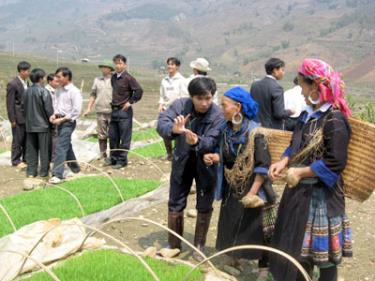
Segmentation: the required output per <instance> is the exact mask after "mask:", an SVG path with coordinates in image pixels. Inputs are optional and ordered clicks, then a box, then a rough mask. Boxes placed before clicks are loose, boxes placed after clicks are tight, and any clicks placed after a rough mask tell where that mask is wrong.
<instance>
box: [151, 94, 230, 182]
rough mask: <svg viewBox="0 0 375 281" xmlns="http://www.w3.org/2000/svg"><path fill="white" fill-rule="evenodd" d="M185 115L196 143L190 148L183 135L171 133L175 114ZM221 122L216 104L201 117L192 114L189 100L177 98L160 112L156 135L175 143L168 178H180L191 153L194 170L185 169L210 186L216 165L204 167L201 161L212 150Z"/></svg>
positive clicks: (221, 115) (194, 113) (192, 110)
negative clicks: (195, 161) (195, 172)
mask: <svg viewBox="0 0 375 281" xmlns="http://www.w3.org/2000/svg"><path fill="white" fill-rule="evenodd" d="M188 114H190V118H189V122H188V123H189V124H187V128H188V127H189V126H190V125H191V126H192V127H194V129H193V131H194V132H195V133H196V134H197V135H198V137H199V142H198V144H197V145H194V146H191V145H189V144H187V143H186V140H185V135H176V134H173V133H172V127H173V123H174V119H175V118H176V117H177V116H179V115H183V116H186V115H188ZM223 123H224V117H223V114H222V112H221V110H220V108H219V107H218V106H217V105H215V104H212V106H211V108H210V109H209V110H208V111H207V112H206V113H205V114H204V115H202V116H198V115H197V113H196V112H195V111H194V105H193V102H192V100H191V99H190V98H181V99H178V100H176V101H175V102H173V103H172V105H171V106H170V107H169V108H168V109H167V110H166V111H164V112H162V113H160V115H159V119H158V125H157V131H158V133H159V135H160V136H161V137H163V138H166V139H171V140H175V141H176V145H175V149H174V153H173V162H172V174H171V176H172V177H177V178H178V177H181V176H182V174H183V172H184V169H185V165H186V162H187V160H188V158H189V156H190V155H191V153H195V154H196V157H197V165H196V167H186V168H191V169H192V168H196V169H197V172H198V176H201V177H202V180H204V181H205V183H206V185H207V187H211V185H214V182H215V181H216V167H215V166H216V165H212V166H210V167H207V166H206V165H205V164H204V162H203V155H204V154H206V153H212V152H214V151H215V148H216V147H217V145H218V141H219V135H220V129H221V128H222V127H223Z"/></svg>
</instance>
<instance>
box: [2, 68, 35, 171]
mask: <svg viewBox="0 0 375 281" xmlns="http://www.w3.org/2000/svg"><path fill="white" fill-rule="evenodd" d="M30 68H31V66H30V64H29V63H28V62H26V61H21V62H20V63H19V64H18V65H17V70H18V76H17V77H16V78H14V79H13V80H12V81H10V82H9V83H8V85H7V96H6V104H7V111H8V118H9V121H10V124H11V126H12V137H13V139H12V156H11V161H12V166H17V167H18V168H25V167H26V163H25V145H26V141H25V140H26V132H25V118H24V113H23V110H24V109H23V96H24V93H25V91H26V89H27V86H28V83H27V78H28V77H29V75H30Z"/></svg>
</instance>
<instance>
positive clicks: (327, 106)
mask: <svg viewBox="0 0 375 281" xmlns="http://www.w3.org/2000/svg"><path fill="white" fill-rule="evenodd" d="M331 106H332V105H331V104H330V103H328V102H326V103H324V104H322V105H321V106H320V107H319V108H318V109H317V110H314V109H313V107H312V106H311V105H310V106H308V105H306V108H305V110H306V112H307V117H306V121H308V120H310V118H311V116H312V115H313V114H314V113H316V112H318V111H320V112H327V110H328V109H330V108H331Z"/></svg>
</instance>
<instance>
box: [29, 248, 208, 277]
mask: <svg viewBox="0 0 375 281" xmlns="http://www.w3.org/2000/svg"><path fill="white" fill-rule="evenodd" d="M145 260H146V262H147V263H148V264H149V265H150V267H151V268H152V269H153V270H154V272H155V273H156V275H157V276H158V277H159V278H160V280H161V281H177V280H178V281H180V280H182V279H183V277H184V276H185V275H186V273H187V272H188V271H189V270H190V267H189V266H187V265H182V264H179V265H173V264H169V263H166V262H164V261H160V260H155V259H151V258H146V259H145ZM52 270H53V272H54V273H55V274H56V275H57V277H58V278H59V279H60V280H61V281H72V280H77V281H78V280H79V281H92V280H101V281H123V280H132V281H145V280H153V278H152V277H151V275H150V273H149V272H148V271H147V270H146V269H145V268H144V267H143V266H142V265H141V264H140V262H139V260H137V259H136V258H135V257H133V256H130V255H127V254H123V253H120V252H118V251H115V250H96V251H88V252H85V253H83V254H82V255H80V256H76V257H73V258H70V259H68V260H66V261H65V262H63V263H61V264H60V265H57V266H56V267H55V268H53V269H52ZM23 280H28V281H49V280H51V278H50V277H49V275H48V274H46V273H44V272H40V273H36V274H34V275H33V276H31V277H30V278H27V279H23ZM189 280H196V281H200V280H203V274H202V273H201V272H200V271H195V272H194V273H193V274H192V275H191V277H190V278H189Z"/></svg>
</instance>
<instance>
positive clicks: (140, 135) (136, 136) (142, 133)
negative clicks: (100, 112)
mask: <svg viewBox="0 0 375 281" xmlns="http://www.w3.org/2000/svg"><path fill="white" fill-rule="evenodd" d="M158 138H159V135H158V133H157V132H156V130H155V129H153V128H148V129H144V130H139V131H133V135H132V142H133V143H134V142H137V141H148V140H157V139H158ZM86 140H87V141H89V142H95V143H96V142H98V138H97V137H94V136H92V137H89V138H87V139H86Z"/></svg>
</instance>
